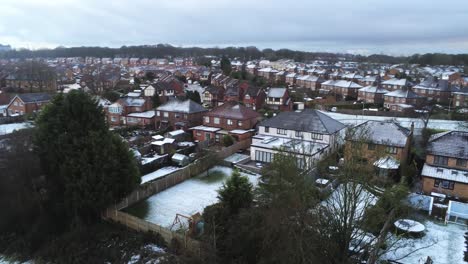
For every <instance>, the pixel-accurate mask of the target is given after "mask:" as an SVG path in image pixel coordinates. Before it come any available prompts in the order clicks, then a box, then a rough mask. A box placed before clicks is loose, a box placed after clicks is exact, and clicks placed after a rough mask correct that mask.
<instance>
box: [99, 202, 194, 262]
mask: <svg viewBox="0 0 468 264" xmlns="http://www.w3.org/2000/svg"><path fill="white" fill-rule="evenodd" d="M103 217H104V219H106V220H112V221H114V222H117V223H120V224H122V225H125V226H126V227H128V228H131V229H133V230H136V231H139V232H154V233H158V234H160V235H161V237H162V238H163V239H164V241H166V243H167V244H171V243H172V241H173V240H174V239H175V240H177V241H178V242H179V244H180V245H181V246H182V248H183V249H184V250H187V251H189V252H191V253H193V254H196V255H200V252H201V242H200V241H198V240H195V239H192V238H190V237H188V236H187V235H185V234H181V233H178V232H174V231H171V230H169V229H167V228H165V227H162V226H160V225H157V224H154V223H150V222H148V221H145V220H143V219H140V218H138V217H135V216H133V215H130V214H127V213H124V212H121V211H118V210H114V209H107V210H106V211H105V212H104V213H103Z"/></svg>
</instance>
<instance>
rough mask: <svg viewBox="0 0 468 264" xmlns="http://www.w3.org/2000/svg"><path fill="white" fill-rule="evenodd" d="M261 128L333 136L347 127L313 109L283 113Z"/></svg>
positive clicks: (266, 122) (263, 123)
mask: <svg viewBox="0 0 468 264" xmlns="http://www.w3.org/2000/svg"><path fill="white" fill-rule="evenodd" d="M260 125H261V126H266V127H274V128H282V129H288V130H296V131H305V132H317V133H322V134H333V133H335V132H337V131H339V130H341V129H343V128H345V126H344V125H343V124H342V123H340V122H338V121H337V120H335V119H333V118H331V117H329V116H327V115H325V114H323V113H321V112H319V111H317V110H313V109H306V110H304V111H302V112H282V113H280V114H278V115H277V116H276V117H273V118H270V119H267V120H265V121H263V122H262V123H261V124H260Z"/></svg>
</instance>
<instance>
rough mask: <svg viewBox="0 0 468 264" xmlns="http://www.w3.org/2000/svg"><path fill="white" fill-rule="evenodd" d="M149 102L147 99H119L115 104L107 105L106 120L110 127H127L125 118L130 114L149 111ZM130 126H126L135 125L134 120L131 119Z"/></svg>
mask: <svg viewBox="0 0 468 264" xmlns="http://www.w3.org/2000/svg"><path fill="white" fill-rule="evenodd" d="M151 107H152V106H151V100H150V99H149V98H135V97H125V98H120V99H119V100H117V102H115V103H113V104H111V105H109V107H107V108H106V109H105V110H106V119H107V122H108V123H109V125H111V126H121V125H127V118H126V116H127V115H129V114H131V113H141V112H146V111H149V110H150V109H151ZM131 120H132V121H134V122H132V124H128V125H133V123H135V125H137V123H139V122H136V121H135V120H134V119H131Z"/></svg>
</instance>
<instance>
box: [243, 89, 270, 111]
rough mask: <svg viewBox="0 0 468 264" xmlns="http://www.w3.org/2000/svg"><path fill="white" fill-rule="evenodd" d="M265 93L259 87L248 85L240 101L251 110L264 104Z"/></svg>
mask: <svg viewBox="0 0 468 264" xmlns="http://www.w3.org/2000/svg"><path fill="white" fill-rule="evenodd" d="M265 98H266V93H265V91H264V90H263V89H262V88H260V87H255V86H249V88H248V89H247V91H246V92H245V94H244V99H243V100H242V103H244V105H245V106H246V107H248V108H251V109H252V110H257V109H261V108H262V107H263V105H264V104H265Z"/></svg>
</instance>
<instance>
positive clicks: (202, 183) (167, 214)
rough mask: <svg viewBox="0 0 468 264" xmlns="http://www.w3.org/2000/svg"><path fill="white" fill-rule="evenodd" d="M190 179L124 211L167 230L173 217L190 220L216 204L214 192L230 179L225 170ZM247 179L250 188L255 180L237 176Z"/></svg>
mask: <svg viewBox="0 0 468 264" xmlns="http://www.w3.org/2000/svg"><path fill="white" fill-rule="evenodd" d="M209 172H210V175H209V176H207V175H206V172H205V173H203V174H201V175H199V176H196V177H194V178H192V179H189V180H186V181H184V182H182V183H180V184H177V185H175V186H173V187H171V188H169V189H167V190H165V191H162V192H160V193H158V194H155V195H153V196H151V197H149V198H148V199H146V200H144V201H142V202H140V203H138V204H136V205H133V206H131V207H130V208H128V209H126V210H125V211H126V212H128V213H130V214H133V215H135V216H138V217H140V218H143V219H145V220H147V221H149V222H152V223H156V224H159V225H161V226H165V227H170V226H171V225H172V223H173V221H174V218H175V216H176V214H182V215H185V216H191V215H193V214H195V213H197V212H199V213H202V212H203V209H204V208H205V207H206V206H208V205H211V204H214V203H216V202H217V201H218V198H217V196H218V193H217V190H218V189H219V188H220V187H221V186H222V184H223V182H224V181H226V179H227V178H228V177H229V176H230V175H231V173H232V169H231V168H229V167H223V166H215V167H213V168H211V169H210V171H209ZM241 174H242V175H244V176H247V177H248V178H249V180H250V182H251V183H252V184H254V185H256V184H257V183H258V180H259V176H254V175H250V174H244V173H241Z"/></svg>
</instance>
